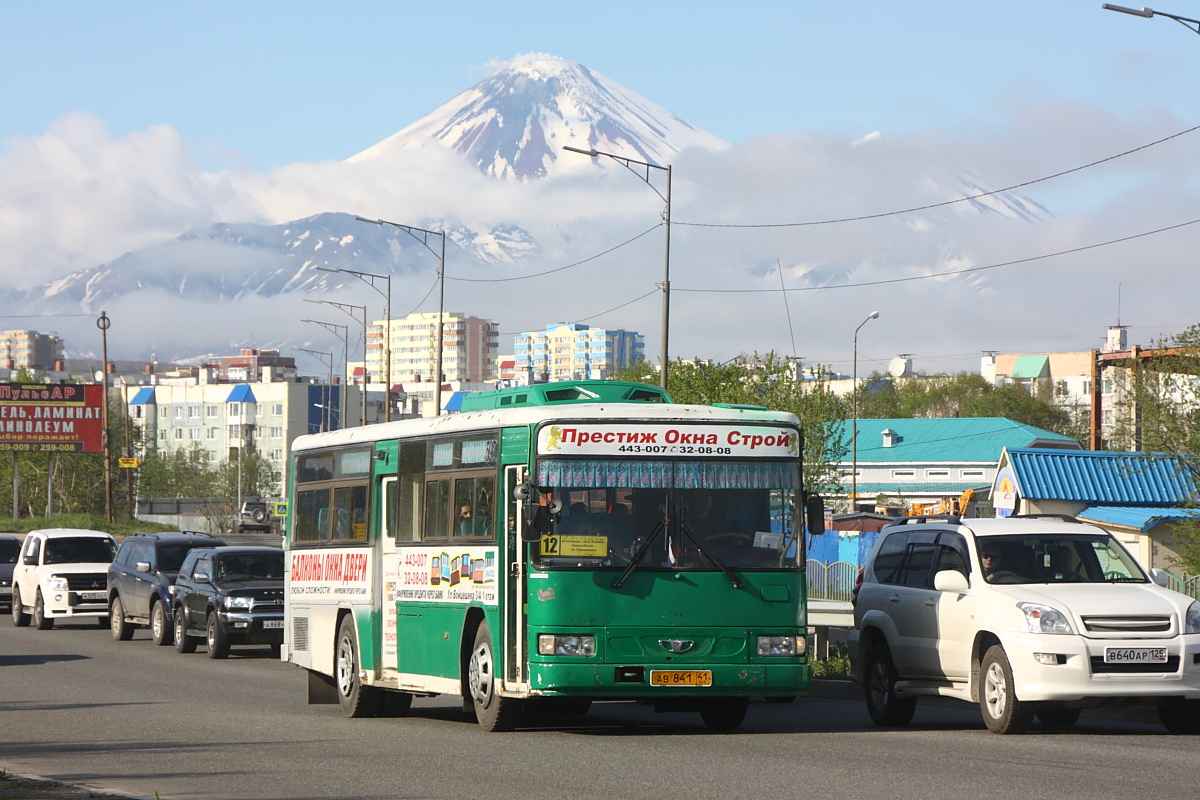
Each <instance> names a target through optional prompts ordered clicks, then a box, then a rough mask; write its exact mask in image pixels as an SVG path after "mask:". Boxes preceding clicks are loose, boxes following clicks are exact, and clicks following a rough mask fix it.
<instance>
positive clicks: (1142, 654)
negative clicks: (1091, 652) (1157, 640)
mask: <svg viewBox="0 0 1200 800" xmlns="http://www.w3.org/2000/svg"><path fill="white" fill-rule="evenodd" d="M1104 663H1105V664H1165V663H1167V648H1165V647H1106V648H1104Z"/></svg>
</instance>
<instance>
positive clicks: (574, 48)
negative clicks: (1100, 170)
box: [0, 0, 1200, 169]
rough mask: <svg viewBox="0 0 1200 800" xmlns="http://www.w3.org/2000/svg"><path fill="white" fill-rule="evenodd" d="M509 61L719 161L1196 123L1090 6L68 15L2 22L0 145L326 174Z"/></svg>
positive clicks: (502, 6)
mask: <svg viewBox="0 0 1200 800" xmlns="http://www.w3.org/2000/svg"><path fill="white" fill-rule="evenodd" d="M1172 2H1174V4H1175V5H1174V6H1172V7H1170V8H1164V9H1163V10H1168V11H1173V12H1174V13H1177V14H1182V15H1185V16H1188V15H1193V16H1198V17H1200V3H1196V2H1194V0H1172ZM525 52H547V53H553V54H556V55H559V56H562V57H564V58H568V59H570V60H574V61H578V62H580V63H582V64H585V65H587V66H588V67H590V68H591V69H594V70H596V71H598V72H601V73H603V74H605V75H607V76H608V77H610V78H612V79H614V80H616V81H617V82H618V83H621V84H624V85H625V86H629V87H630V88H632V89H634V90H635V91H637V92H639V93H640V94H642V95H644V96H646V97H648V98H650V99H651V100H653V101H655V102H657V103H659V104H660V105H662V106H664V107H666V108H668V109H670V110H671V111H673V112H674V113H676V114H678V115H679V116H680V117H682V118H683V119H685V120H687V121H688V122H690V123H692V124H693V125H696V126H698V127H700V128H703V129H706V130H708V131H710V132H712V133H715V134H716V135H718V136H721V137H722V138H725V139H727V140H729V141H731V142H735V143H740V142H743V141H745V140H747V139H749V138H751V137H753V136H755V135H757V134H763V133H771V132H785V131H791V130H795V129H816V130H822V131H827V132H830V133H834V134H839V135H844V136H848V137H857V136H861V135H863V134H866V133H870V132H871V131H874V130H885V131H889V132H892V133H903V132H908V131H913V130H920V129H925V128H937V129H943V130H947V129H949V130H954V129H959V130H964V129H971V128H974V127H980V126H988V125H992V124H995V123H996V122H997V121H999V120H1000V119H1001V118H1002V117H1003V115H1004V114H1005V112H1006V110H1007V109H1008V108H1009V107H1011V106H1012V105H1014V104H1015V103H1017V102H1019V101H1022V100H1028V99H1029V98H1030V97H1031V96H1039V95H1041V96H1045V97H1050V98H1058V97H1061V98H1067V99H1070V100H1073V101H1077V102H1081V103H1087V104H1095V105H1097V106H1099V107H1101V108H1105V109H1108V110H1110V111H1111V112H1112V113H1113V114H1116V115H1119V116H1120V115H1132V114H1137V113H1144V112H1145V111H1146V110H1147V109H1149V108H1157V107H1162V108H1167V109H1172V110H1174V111H1175V112H1176V113H1177V114H1178V115H1179V116H1181V117H1182V118H1185V119H1196V118H1200V93H1198V92H1197V91H1196V86H1195V76H1196V75H1200V37H1196V36H1195V35H1191V36H1189V35H1188V33H1187V31H1185V30H1184V29H1183V28H1182V27H1181V26H1179V25H1178V24H1176V23H1174V22H1172V21H1170V20H1167V19H1163V18H1158V19H1153V20H1146V19H1139V18H1137V17H1131V16H1127V15H1122V14H1116V13H1112V12H1109V11H1103V10H1101V8H1100V3H1099V2H1094V1H1093V0H1061V1H1060V2H1033V1H1031V0H1010V1H1008V2H987V3H984V2H964V1H963V0H915V2H897V1H896V0H890V1H889V2H832V3H831V2H807V1H801V2H796V0H792V2H774V1H773V0H769V1H767V2H756V3H748V4H732V3H722V2H703V1H700V2H696V1H693V2H686V3H684V2H649V3H646V2H638V3H630V2H621V1H617V2H613V1H611V0H610V1H609V2H605V3H603V4H596V5H594V6H591V5H589V4H586V3H562V2H540V1H533V2H528V1H527V2H521V3H499V2H458V3H453V4H441V3H414V2H378V1H377V0H361V1H360V2H355V3H347V4H331V3H317V2H295V1H293V2H274V1H272V0H255V2H244V0H243V1H242V2H224V1H223V0H217V1H215V2H205V3H161V2H122V3H96V2H79V1H78V0H67V2H54V3H18V2H9V3H6V4H5V13H4V25H3V26H0V74H3V76H4V79H3V80H2V81H0V109H4V110H3V112H2V113H0V142H2V141H3V140H4V139H7V138H8V137H11V136H19V137H30V136H35V135H37V134H39V133H41V132H42V131H44V130H45V129H46V127H47V126H48V125H49V124H50V123H51V122H52V121H53V120H54V119H56V118H58V117H59V116H61V115H62V114H64V113H66V112H69V111H75V110H86V111H89V112H91V113H92V114H94V115H95V116H97V117H98V118H99V119H101V120H103V121H104V122H105V123H106V124H107V125H108V127H109V129H110V130H111V132H112V133H113V134H114V135H116V136H124V135H127V134H129V133H131V132H133V131H137V130H142V129H145V128H147V127H149V126H151V125H154V124H158V123H165V124H168V125H171V126H173V127H174V128H176V129H177V130H178V131H179V132H180V134H181V135H182V137H183V139H184V140H185V141H186V142H187V143H188V144H189V145H191V147H192V148H193V149H194V150H195V151H196V152H197V153H198V154H199V157H200V158H202V160H203V163H204V164H205V165H206V166H210V167H213V168H217V167H221V166H231V165H238V164H240V163H248V164H249V165H251V166H253V167H254V168H257V169H268V168H271V167H274V166H279V165H283V164H289V163H292V162H297V161H309V162H312V161H328V160H340V159H343V158H346V157H348V156H350V155H352V154H354V153H356V152H358V151H359V150H362V149H364V148H366V147H367V146H369V145H371V144H374V143H375V142H377V141H379V140H380V139H383V138H384V137H386V136H387V135H389V134H391V133H394V132H395V131H397V130H399V129H401V128H402V127H404V126H405V125H407V124H408V123H410V122H412V121H414V120H416V119H418V118H420V117H421V116H423V115H425V114H427V113H428V112H429V111H431V110H433V109H434V108H436V107H437V106H439V105H441V104H442V103H444V102H446V101H447V100H449V99H450V98H452V97H453V96H455V95H456V94H458V93H459V92H461V91H462V90H464V89H466V88H468V87H469V86H470V85H472V84H473V83H475V82H476V81H478V80H479V79H481V78H482V77H483V76H485V75H486V74H487V73H488V72H490V70H489V68H488V64H489V63H490V62H492V61H494V60H497V59H499V60H504V59H510V58H512V57H513V56H515V55H516V54H518V53H525Z"/></svg>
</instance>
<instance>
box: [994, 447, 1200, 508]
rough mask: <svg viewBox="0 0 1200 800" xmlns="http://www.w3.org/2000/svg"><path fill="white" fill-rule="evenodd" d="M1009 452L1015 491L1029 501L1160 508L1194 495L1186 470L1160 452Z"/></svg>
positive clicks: (1009, 449) (1016, 450) (1010, 450)
mask: <svg viewBox="0 0 1200 800" xmlns="http://www.w3.org/2000/svg"><path fill="white" fill-rule="evenodd" d="M1007 453H1008V463H1009V466H1010V467H1011V468H1012V472H1013V476H1014V478H1015V479H1016V482H1017V489H1018V491H1020V493H1021V496H1022V497H1024V498H1026V499H1029V500H1072V501H1075V502H1080V503H1094V504H1096V505H1097V506H1104V505H1128V506H1143V507H1160V508H1163V507H1169V506H1176V505H1179V504H1181V503H1183V502H1185V501H1187V499H1188V498H1190V497H1191V496H1192V493H1193V486H1192V480H1191V476H1190V474H1189V470H1187V469H1186V468H1185V466H1184V465H1183V464H1181V463H1180V461H1179V460H1178V459H1176V458H1174V457H1172V456H1169V455H1166V454H1164V453H1140V452H1126V451H1115V450H1043V449H1039V448H1008V450H1007Z"/></svg>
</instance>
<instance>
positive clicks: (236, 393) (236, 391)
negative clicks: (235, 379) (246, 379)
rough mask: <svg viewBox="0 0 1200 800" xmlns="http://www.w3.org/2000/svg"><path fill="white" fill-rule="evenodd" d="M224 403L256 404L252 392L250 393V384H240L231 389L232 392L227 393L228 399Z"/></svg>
mask: <svg viewBox="0 0 1200 800" xmlns="http://www.w3.org/2000/svg"><path fill="white" fill-rule="evenodd" d="M225 402H226V403H257V402H258V401H257V400H255V399H254V392H252V391H250V384H248V383H240V384H238V385H237V386H235V387H233V391H232V392H230V393H229V397H228V398H227V399H226V400H225Z"/></svg>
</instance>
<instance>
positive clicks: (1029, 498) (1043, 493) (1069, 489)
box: [992, 447, 1195, 571]
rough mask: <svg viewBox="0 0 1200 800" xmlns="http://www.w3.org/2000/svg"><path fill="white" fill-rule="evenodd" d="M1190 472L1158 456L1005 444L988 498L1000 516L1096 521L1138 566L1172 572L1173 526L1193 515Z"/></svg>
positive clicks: (1174, 555)
mask: <svg viewBox="0 0 1200 800" xmlns="http://www.w3.org/2000/svg"><path fill="white" fill-rule="evenodd" d="M1193 470H1194V467H1189V465H1185V464H1183V463H1181V462H1180V460H1179V459H1177V458H1175V457H1173V456H1170V455H1166V454H1163V453H1141V452H1128V451H1107V450H1083V451H1076V452H1070V451H1062V450H1039V449H1028V448H1019V447H1013V448H1006V449H1005V450H1004V452H1003V453H1002V454H1001V456H1000V461H999V463H998V464H997V469H996V474H995V478H994V480H993V483H992V502H993V505H994V506H995V508H996V513H997V514H998V515H999V516H1009V515H1011V514H1066V515H1069V516H1072V517H1078V518H1079V519H1082V520H1085V521H1087V522H1092V523H1095V524H1096V525H1099V526H1100V527H1102V528H1104V529H1105V530H1107V531H1109V532H1110V533H1112V534H1113V536H1115V537H1117V539H1119V540H1121V542H1122V543H1124V544H1125V546H1126V547H1128V548H1129V549H1130V551H1131V552H1132V553H1133V554H1134V555H1135V556H1136V557H1137V558H1138V560H1139V561H1140V562H1141V563H1142V565H1143V566H1145V567H1147V568H1151V567H1158V568H1159V569H1165V570H1176V571H1177V570H1178V565H1177V563H1176V559H1177V558H1178V553H1177V551H1176V550H1175V548H1174V541H1173V534H1174V526H1173V523H1175V522H1177V521H1178V520H1181V519H1184V518H1187V517H1189V516H1191V514H1192V511H1191V510H1190V509H1189V508H1188V507H1187V506H1188V504H1189V502H1190V500H1191V498H1193V497H1194V493H1195V484H1194V482H1193V478H1192V477H1191V476H1192V474H1193Z"/></svg>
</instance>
